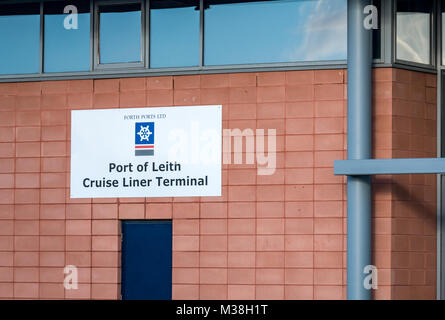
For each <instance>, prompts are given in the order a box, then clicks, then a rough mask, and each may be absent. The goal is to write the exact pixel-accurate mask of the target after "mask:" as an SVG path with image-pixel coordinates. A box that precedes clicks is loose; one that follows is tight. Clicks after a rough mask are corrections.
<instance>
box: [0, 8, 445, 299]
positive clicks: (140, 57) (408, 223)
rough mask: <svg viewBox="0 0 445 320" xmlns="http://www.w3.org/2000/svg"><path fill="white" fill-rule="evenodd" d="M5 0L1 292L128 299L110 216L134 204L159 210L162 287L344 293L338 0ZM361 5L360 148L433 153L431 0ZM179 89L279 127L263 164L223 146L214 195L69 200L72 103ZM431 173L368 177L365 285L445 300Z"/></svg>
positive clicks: (228, 121) (244, 119) (436, 133)
mask: <svg viewBox="0 0 445 320" xmlns="http://www.w3.org/2000/svg"><path fill="white" fill-rule="evenodd" d="M18 2H19V1H6V2H4V3H3V2H1V3H0V298H3V299H121V298H125V292H123V288H124V287H126V285H127V284H126V283H125V276H123V267H122V265H123V262H124V261H126V262H124V263H128V260H125V259H126V251H125V250H123V241H122V234H123V229H124V228H123V226H124V224H125V223H127V222H134V223H141V224H143V223H144V222H147V221H150V222H152V223H154V224H156V223H158V222H159V223H167V224H169V225H170V224H171V247H168V246H166V247H165V248H164V249H165V252H166V253H167V254H169V255H170V256H171V266H167V269H166V270H167V271H166V272H168V273H171V282H170V283H168V282H167V284H165V283H164V284H163V285H167V286H169V287H168V288H167V295H170V297H171V298H172V299H345V298H346V269H347V262H346V251H347V245H346V239H347V236H348V235H347V227H346V221H347V211H346V203H347V196H346V178H345V177H342V176H336V175H334V160H345V159H346V158H347V153H346V151H347V90H348V86H347V76H348V72H347V62H348V61H347V45H346V44H347V41H346V40H347V29H346V26H347V1H346V0H334V1H332V0H329V1H324V0H318V1H220V0H215V1H203V0H201V1H20V2H19V3H18ZM68 5H70V6H74V7H69V8H67V6H68ZM373 5H375V6H376V8H377V10H378V11H377V12H378V27H377V29H375V30H374V31H373V48H374V50H373V57H374V64H373V70H372V88H373V91H372V106H373V107H372V121H373V127H372V134H373V149H372V150H373V158H378V159H397V158H435V157H440V156H441V154H442V153H441V152H442V146H441V117H442V116H441V115H442V113H441V85H442V84H441V83H442V81H441V76H442V71H441V68H442V67H441V66H442V50H441V34H442V32H441V29H442V28H441V12H442V11H441V10H442V1H430V2H422V1H403V0H397V1H388V0H382V1H378V2H374V3H373ZM444 5H445V4H444ZM444 8H445V7H444ZM65 9H66V11H65V12H64V10H65ZM370 12H371V11H370ZM365 16H366V15H365ZM204 21H205V23H204ZM19 40H20V41H19ZM187 105H190V106H197V105H222V110H223V111H222V126H223V129H240V130H241V131H242V130H245V129H251V130H256V129H275V130H276V150H275V152H274V153H275V155H276V169H275V171H274V173H273V174H272V175H259V174H258V171H257V167H258V166H259V164H257V163H256V162H255V163H253V164H252V163H233V162H231V163H224V164H223V166H222V195H221V196H220V197H191V198H184V197H174V198H153V197H150V196H149V195H147V197H146V198H103V199H102V198H94V199H72V198H70V150H71V143H70V141H71V111H72V110H83V109H108V108H139V107H141V108H143V107H148V108H150V107H169V106H187ZM269 151H270V150H269ZM232 156H233V155H231V159H233V158H232ZM246 156H247V155H246V154H245V151H244V152H243V159H245V158H246ZM441 190H442V188H441V177H440V176H437V175H414V174H413V175H385V176H375V177H373V179H372V264H373V265H375V266H376V267H377V270H378V282H377V283H378V288H377V289H375V290H372V292H373V298H374V299H436V298H443V284H442V282H443V276H444V271H443V270H444V269H443V266H442V264H441V259H442V257H443V248H442V234H443V230H442V222H441V217H442V212H441V211H442V209H441ZM125 237H126V236H125ZM125 237H124V238H125ZM166 243H167V244H168V242H166ZM159 246H160V247H163V246H162V244H160V245H159ZM66 266H75V267H76V268H77V271H78V288H77V289H67V288H66V287H65V286H64V279H65V277H66V274H65V273H64V271H65V267H66ZM164 271H165V270H164ZM140 276H141V278H143V277H144V275H143V274H141V275H140ZM129 290H131V288H130V289H129ZM147 290H149V289H147Z"/></svg>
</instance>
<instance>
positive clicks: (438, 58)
mask: <svg viewBox="0 0 445 320" xmlns="http://www.w3.org/2000/svg"><path fill="white" fill-rule="evenodd" d="M441 7H442V5H441V1H437V3H436V16H437V19H436V30H437V32H436V44H437V45H436V65H437V66H438V72H437V82H436V83H437V102H436V103H437V108H436V109H437V113H436V118H437V119H436V123H437V125H436V135H437V157H442V89H441V86H442V72H440V66H441V64H442V54H441V52H442V40H441V38H442V30H441V29H442V28H441V23H442V14H441V11H442V10H441ZM441 180H442V176H441V175H440V174H439V175H437V177H436V200H437V201H436V299H437V300H440V299H442V298H443V295H442V293H441V291H442V289H443V287H444V286H443V274H442V264H443V261H442V254H441V248H442V240H441V239H442V236H443V234H442V206H443V201H442V190H443V188H442V183H441Z"/></svg>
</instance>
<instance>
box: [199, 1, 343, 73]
mask: <svg viewBox="0 0 445 320" xmlns="http://www.w3.org/2000/svg"><path fill="white" fill-rule="evenodd" d="M205 3H206V9H205V24H204V26H205V42H204V48H205V53H204V59H205V60H204V61H205V64H206V65H224V64H229V65H230V64H248V63H271V62H295V61H316V60H344V59H346V55H347V44H346V42H347V37H346V35H347V34H346V31H347V6H346V5H347V1H346V0H329V1H322V0H314V1H305V0H294V1H288V0H274V1H224V0H222V1H221V0H211V1H205Z"/></svg>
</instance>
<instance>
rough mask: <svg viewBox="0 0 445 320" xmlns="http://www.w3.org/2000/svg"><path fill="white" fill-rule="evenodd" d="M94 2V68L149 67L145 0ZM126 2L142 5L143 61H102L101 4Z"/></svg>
mask: <svg viewBox="0 0 445 320" xmlns="http://www.w3.org/2000/svg"><path fill="white" fill-rule="evenodd" d="M92 2H93V3H94V12H93V16H94V29H93V30H94V31H93V38H94V45H93V62H94V70H97V71H98V70H113V69H124V68H125V69H144V68H146V67H147V65H146V55H147V51H146V41H147V37H146V27H145V26H146V21H145V20H146V19H145V16H146V10H145V2H146V1H144V0H131V1H123V0H112V1H108V0H99V1H92ZM126 4H140V6H141V61H140V62H120V63H100V48H99V38H100V32H99V27H100V18H99V7H100V6H107V5H109V6H113V5H126Z"/></svg>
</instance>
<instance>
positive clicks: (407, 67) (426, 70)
mask: <svg viewBox="0 0 445 320" xmlns="http://www.w3.org/2000/svg"><path fill="white" fill-rule="evenodd" d="M390 66H391V67H392V68H397V69H404V70H411V71H419V72H424V73H431V74H436V73H437V69H436V68H425V67H419V66H416V65H413V64H409V63H408V64H404V63H400V62H397V63H393V64H390Z"/></svg>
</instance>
